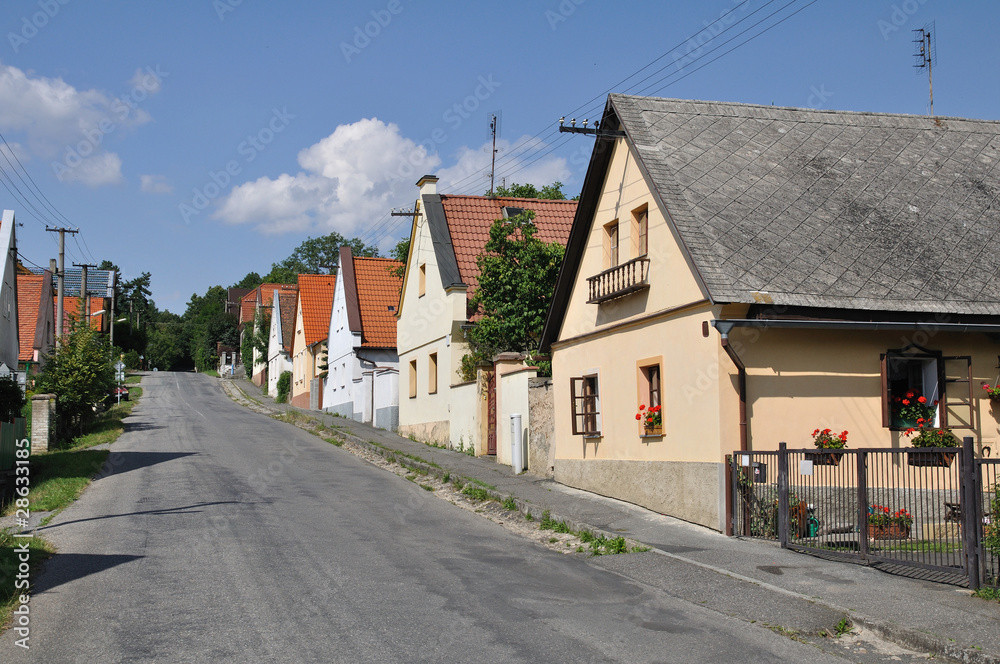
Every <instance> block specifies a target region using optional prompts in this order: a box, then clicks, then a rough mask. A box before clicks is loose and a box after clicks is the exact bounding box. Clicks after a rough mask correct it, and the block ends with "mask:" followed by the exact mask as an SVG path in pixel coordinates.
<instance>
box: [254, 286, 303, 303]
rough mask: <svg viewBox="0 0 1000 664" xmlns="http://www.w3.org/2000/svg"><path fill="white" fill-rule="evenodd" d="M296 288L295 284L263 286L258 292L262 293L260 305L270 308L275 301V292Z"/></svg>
mask: <svg viewBox="0 0 1000 664" xmlns="http://www.w3.org/2000/svg"><path fill="white" fill-rule="evenodd" d="M291 288H295V285H294V284H261V285H260V288H258V291H259V292H260V299H259V301H258V302H259V304H260V306H262V307H269V306H271V304H272V303H273V301H274V291H276V290H281V289H291Z"/></svg>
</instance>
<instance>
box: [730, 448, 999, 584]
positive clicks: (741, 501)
mask: <svg viewBox="0 0 1000 664" xmlns="http://www.w3.org/2000/svg"><path fill="white" fill-rule="evenodd" d="M997 463H1000V462H998V461H996V460H993V461H989V460H982V459H975V457H974V452H973V447H972V439H971V438H967V439H966V444H965V446H964V447H963V448H920V449H914V448H905V449H883V448H878V449H857V450H849V449H843V450H832V451H830V450H822V451H821V450H816V449H808V450H807V449H801V450H789V449H786V448H785V445H784V443H782V444H781V446H780V449H779V450H778V451H777V452H734V453H733V456H732V461H731V464H732V466H731V478H732V486H731V492H732V496H733V502H732V518H733V522H732V527H733V534H734V535H736V536H738V537H755V538H761V539H770V540H775V541H778V542H780V543H781V545H782V546H783V547H786V548H790V549H794V550H797V551H802V552H805V553H810V554H814V555H819V556H823V557H827V558H834V559H842V560H846V561H851V562H858V563H863V564H867V565H872V566H874V567H877V568H879V569H883V570H885V571H889V572H893V573H897V574H905V575H906V576H915V577H918V578H922V579H927V580H932V581H938V582H943V583H952V584H956V585H963V586H966V585H971V586H975V587H978V585H979V584H980V579H981V578H982V579H983V580H985V581H987V582H990V579H994V580H995V579H996V578H997V577H998V575H1000V574H998V564H997V556H996V553H995V551H1000V532H997V531H994V530H992V525H991V523H990V520H991V519H995V518H996V516H995V515H996V513H997V508H998V507H1000V487H998V485H997V480H998V478H997V477H996V469H997V466H996V465H995V464H997ZM986 469H988V470H989V471H990V472H992V473H993V475H992V476H990V477H984V473H986ZM984 479H985V482H984V481H983V480H984ZM991 501H993V502H992V503H991ZM991 505H992V507H991ZM984 532H985V534H986V537H985V539H984V537H983V535H984ZM991 534H992V536H993V537H994V538H995V539H996V540H997V544H995V545H994V546H995V548H993V549H991V548H989V545H990V543H991V542H992V541H993V540H991V539H990V536H991ZM991 552H993V553H992V557H990V554H991ZM994 582H995V581H994Z"/></svg>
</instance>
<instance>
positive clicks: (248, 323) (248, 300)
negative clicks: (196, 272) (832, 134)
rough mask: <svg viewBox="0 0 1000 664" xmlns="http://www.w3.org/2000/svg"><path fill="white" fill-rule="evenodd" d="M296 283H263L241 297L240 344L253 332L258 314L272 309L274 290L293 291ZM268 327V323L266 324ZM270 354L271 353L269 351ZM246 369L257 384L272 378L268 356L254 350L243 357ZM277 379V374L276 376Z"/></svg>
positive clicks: (263, 383)
mask: <svg viewBox="0 0 1000 664" xmlns="http://www.w3.org/2000/svg"><path fill="white" fill-rule="evenodd" d="M296 288H297V287H296V286H295V284H261V285H260V286H258V287H257V288H254V289H253V290H251V291H250V292H249V293H247V294H246V295H244V296H243V297H242V298H241V299H240V309H239V311H240V318H239V325H238V329H239V332H240V345H241V346H242V344H243V339H244V337H245V335H247V334H253V331H254V326H255V324H256V321H257V314H258V313H261V312H268V311H270V310H271V305H272V300H273V298H274V292H275V291H276V290H281V291H286V292H292V293H294V292H295V291H296ZM265 327H267V325H265ZM269 356H270V353H269ZM241 360H242V362H243V366H244V369H245V371H246V374H247V378H249V379H250V380H251V381H253V383H254V384H255V385H257V386H260V387H262V386H263V385H265V384H267V383H268V382H269V380H270V377H269V376H268V371H267V368H268V358H266V357H264V356H263V355H261V353H260V352H259V351H257V350H256V349H255V350H254V356H253V357H252V358H241ZM274 378H275V380H277V376H275V377H274Z"/></svg>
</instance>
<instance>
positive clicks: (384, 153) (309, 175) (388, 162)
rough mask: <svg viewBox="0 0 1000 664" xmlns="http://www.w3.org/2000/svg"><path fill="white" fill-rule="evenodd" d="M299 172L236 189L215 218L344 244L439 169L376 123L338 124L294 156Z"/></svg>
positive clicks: (393, 130) (395, 131) (390, 127)
mask: <svg viewBox="0 0 1000 664" xmlns="http://www.w3.org/2000/svg"><path fill="white" fill-rule="evenodd" d="M298 162H299V166H300V167H302V168H303V169H304V170H303V171H300V172H299V173H298V174H296V175H289V174H287V173H285V174H282V175H280V176H278V177H277V178H275V179H271V178H269V177H262V178H260V179H258V180H256V181H254V182H247V183H244V184H242V185H239V186H237V187H234V188H233V190H232V191H231V192H230V194H229V195H228V196H227V197H226V198H225V199H224V200H223V202H222V205H221V207H220V208H219V210H218V211H217V212H216V213H215V215H214V217H215V218H217V219H222V220H223V221H226V222H229V223H233V224H244V223H253V224H256V225H257V227H258V228H259V229H260V230H262V231H264V232H269V233H280V232H288V231H305V230H311V229H318V230H322V231H325V232H329V231H331V230H336V231H338V232H340V233H342V234H344V235H346V236H348V237H350V236H352V235H358V234H360V233H361V232H362V231H364V230H366V227H367V225H368V224H372V223H374V222H375V221H376V220H378V219H380V218H381V217H382V216H384V215H385V213H386V212H387V211H388V210H389V208H390V207H392V206H393V205H399V204H400V201H401V200H407V199H410V200H412V199H414V198H416V189H415V188H414V186H413V183H414V182H415V181H416V179H417V178H418V177H420V176H421V175H423V174H424V173H428V172H431V171H433V170H434V169H435V168H437V166H438V165H439V164H440V159H439V158H438V156H437V155H434V154H428V152H427V150H426V149H425V148H424V147H421V146H419V145H417V144H416V143H415V142H414V141H412V140H410V139H408V138H405V137H403V136H402V135H401V134H400V133H399V127H398V126H396V125H395V124H391V123H390V124H386V123H384V122H382V121H380V120H378V119H377V118H371V119H364V120H359V121H358V122H355V123H353V124H348V125H340V126H339V127H337V128H336V129H335V130H334V132H333V133H332V134H330V135H329V136H327V137H326V138H324V139H323V140H321V141H320V142H318V143H316V144H314V145H312V146H310V147H308V148H306V149H304V150H302V151H301V152H299V156H298Z"/></svg>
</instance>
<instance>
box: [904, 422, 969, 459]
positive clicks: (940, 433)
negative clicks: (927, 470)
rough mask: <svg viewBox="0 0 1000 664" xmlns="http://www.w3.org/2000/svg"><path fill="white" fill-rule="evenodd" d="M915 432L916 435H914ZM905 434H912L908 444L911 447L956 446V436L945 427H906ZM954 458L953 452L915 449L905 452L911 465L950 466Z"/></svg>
mask: <svg viewBox="0 0 1000 664" xmlns="http://www.w3.org/2000/svg"><path fill="white" fill-rule="evenodd" d="M914 434H916V435H914ZM904 435H906V436H913V437H912V438H911V439H910V445H911V446H912V447H913V448H922V447H958V446H959V440H958V436H956V435H955V434H953V433H952V432H950V431H948V430H947V429H929V428H928V429H919V430H918V429H913V428H910V429H907V430H906V431H905V432H904ZM954 458H955V452H931V451H922V450H921V451H917V450H916V449H913V450H911V451H909V452H907V454H906V462H907V463H908V464H910V465H911V466H941V467H945V466H950V465H951V462H952V460H953V459H954Z"/></svg>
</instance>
